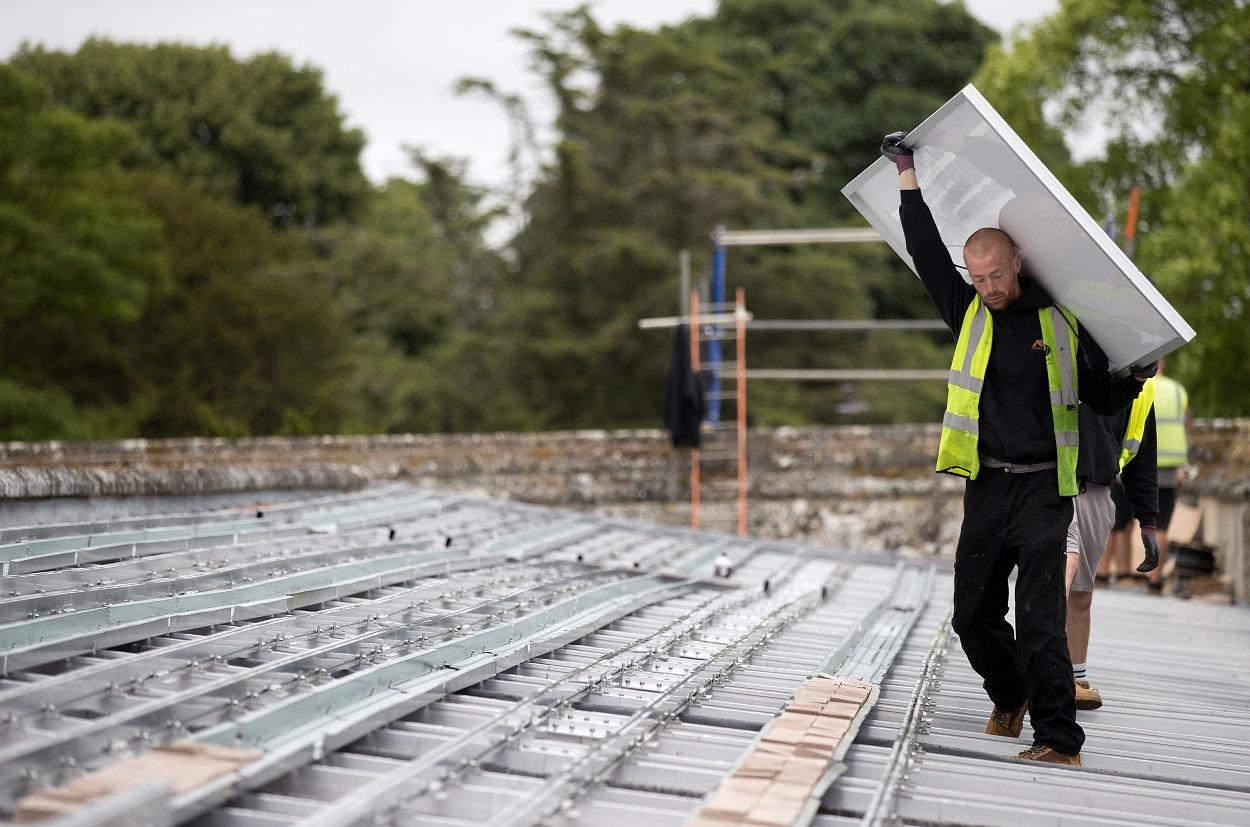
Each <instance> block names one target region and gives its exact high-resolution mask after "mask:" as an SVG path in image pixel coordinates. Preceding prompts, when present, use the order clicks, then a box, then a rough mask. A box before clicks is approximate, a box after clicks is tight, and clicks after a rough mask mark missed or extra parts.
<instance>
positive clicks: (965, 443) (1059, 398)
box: [937, 296, 1080, 497]
mask: <svg viewBox="0 0 1250 827" xmlns="http://www.w3.org/2000/svg"><path fill="white" fill-rule="evenodd" d="M1038 318H1039V319H1040V321H1041V326H1042V343H1043V344H1044V345H1046V379H1047V385H1048V386H1049V388H1048V389H1049V393H1050V412H1051V417H1052V419H1053V420H1054V425H1055V451H1056V459H1057V461H1058V470H1057V474H1058V482H1059V493H1060V494H1061V495H1063V496H1066V497H1074V496H1076V493H1077V489H1076V461H1077V450H1078V445H1079V440H1080V435H1079V427H1078V424H1077V408H1076V406H1077V392H1076V376H1077V369H1076V349H1077V334H1076V322H1075V320H1071V319H1069V318H1068V317H1067V316H1066V314H1064V313H1063V312H1061V311H1060V310H1059V309H1058V308H1056V307H1047V308H1041V309H1039V310H1038ZM993 343H994V325H993V320H992V318H991V316H990V313H989V311H988V310H987V309H986V307H985V305H984V304H983V303H982V302H981V297H980V296H976V297H974V298H973V300H972V303H971V304H969V305H968V310H967V311H966V312H965V313H964V321H963V326H962V327H961V328H960V330H959V338H958V339H957V340H956V342H955V353H954V355H953V356H952V357H951V367H950V374H949V378H948V381H947V386H946V414H945V415H944V416H943V417H942V440H941V443H940V444H939V445H938V458H937V470H938V471H939V472H940V473H945V474H954V475H955V476H958V477H967V478H968V479H973V480H975V479H976V478H977V474H978V473H980V470H981V460H980V457H979V456H978V454H977V439H978V437H979V435H980V430H979V426H978V420H979V418H980V409H981V389H982V388H983V387H984V384H985V369H986V367H987V365H989V361H990V349H991V348H992V346H993Z"/></svg>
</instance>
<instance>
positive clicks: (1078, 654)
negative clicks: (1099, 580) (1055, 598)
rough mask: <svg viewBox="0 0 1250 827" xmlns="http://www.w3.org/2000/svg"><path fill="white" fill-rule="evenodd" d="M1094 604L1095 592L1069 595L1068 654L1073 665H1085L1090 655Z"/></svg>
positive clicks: (1071, 593)
mask: <svg viewBox="0 0 1250 827" xmlns="http://www.w3.org/2000/svg"><path fill="white" fill-rule="evenodd" d="M1093 603H1094V593H1093V592H1070V593H1069V594H1068V617H1067V624H1066V626H1067V631H1068V654H1070V655H1071V656H1072V662H1073V663H1085V658H1086V656H1087V655H1088V654H1089V616H1090V607H1091V606H1092V605H1093Z"/></svg>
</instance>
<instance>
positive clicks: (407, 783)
mask: <svg viewBox="0 0 1250 827" xmlns="http://www.w3.org/2000/svg"><path fill="white" fill-rule="evenodd" d="M699 595H700V598H699V599H700V601H701V602H700V603H699V604H698V606H697V608H695V609H694V610H693V611H690V612H687V613H685V614H682V615H679V616H678V617H677V619H676V620H674V621H672V622H670V623H669V624H667V625H666V626H663V627H661V628H659V629H657V630H655V631H653V632H651V633H649V634H647V635H645V636H643V637H641V638H638V639H637V640H631V641H629V642H628V643H626V644H624V645H621V646H618V647H616V648H615V649H612V650H610V651H609V652H608V653H605V654H603V655H600V656H599V657H597V658H595V659H594V660H592V661H590V662H589V663H586V664H583V665H580V666H577V667H576V668H574V669H573V670H572V671H571V672H568V673H565V674H562V675H560V677H558V678H554V679H551V680H547V681H544V682H543V683H542V684H541V685H540V686H539V687H538V688H537V689H535V690H534V691H532V692H530V693H529V694H527V695H525V696H524V697H522V698H520V699H519V700H516V701H513V702H512V703H511V704H510V705H509V706H508V707H506V708H505V709H503V710H501V711H500V712H499V713H497V714H495V715H493V716H491V717H490V718H489V719H487V720H486V721H483V722H482V723H481V724H478V725H477V726H475V727H474V728H472V729H470V730H468V731H467V732H465V733H464V734H463V736H462V737H460V738H456V739H449V740H448V741H447V742H446V743H445V744H443V745H442V746H440V747H437V748H434V749H432V750H429V751H426V752H424V753H422V754H421V755H419V756H416V757H414V759H413V760H412V761H409V762H406V763H404V764H401V765H399V766H398V767H397V768H396V769H395V770H393V771H392V772H389V773H386V774H384V775H382V776H380V777H379V778H377V779H376V780H374V781H372V782H370V783H369V784H367V785H364V786H362V787H361V788H360V789H358V790H355V791H353V792H352V794H351V795H349V796H347V797H345V798H344V799H342V800H340V801H338V802H336V803H335V804H334V805H331V806H328V807H326V808H325V809H324V810H322V811H321V812H319V813H318V814H317V816H316V818H315V819H314V820H313V821H312V822H311V823H312V824H315V825H317V826H318V827H330V825H340V824H351V823H353V822H354V821H356V820H358V819H361V818H364V817H366V816H372V815H373V814H375V813H377V812H379V811H381V810H385V809H388V808H390V807H393V806H394V805H396V804H397V803H398V802H399V801H400V800H401V799H402V798H404V797H412V796H413V795H414V794H418V793H420V792H426V791H430V789H431V783H437V784H438V785H442V784H445V783H447V782H448V781H450V780H451V779H452V778H453V777H454V769H455V768H460V769H469V768H472V767H477V766H481V765H482V764H483V763H485V762H486V760H487V757H488V756H489V755H491V754H492V753H494V752H497V751H499V750H501V749H506V748H509V747H512V746H514V745H516V744H517V743H518V742H519V741H520V739H521V738H522V737H523V736H524V735H526V734H527V733H533V732H534V731H535V730H537V729H538V728H540V727H543V726H548V727H551V728H553V729H557V730H558V729H559V727H560V719H561V718H563V717H565V716H567V715H571V714H573V712H572V710H573V709H574V705H575V704H577V703H578V702H580V701H582V700H584V699H585V698H587V697H588V696H589V695H591V694H593V693H594V692H596V691H598V690H601V689H602V688H603V687H605V686H607V685H609V684H611V683H612V682H616V681H619V682H621V683H622V684H623V683H624V681H625V680H626V675H627V673H629V672H630V671H631V670H634V669H636V668H638V667H640V666H642V665H644V664H646V663H647V662H650V661H652V660H654V659H656V658H659V657H661V656H662V653H663V652H665V651H667V650H668V649H669V648H671V647H672V646H673V645H675V644H676V643H678V642H679V641H682V640H685V639H688V638H689V637H690V636H691V635H693V634H695V633H697V632H698V631H699V630H700V629H702V628H704V627H705V626H707V624H708V623H710V622H711V621H712V620H713V619H714V618H715V617H717V616H719V615H722V614H724V613H726V612H729V611H732V610H734V609H736V608H740V607H741V606H742V605H744V604H746V603H748V602H750V601H751V600H753V599H755V595H743V594H741V593H736V592H707V591H704V592H700V593H699ZM421 785H423V786H421Z"/></svg>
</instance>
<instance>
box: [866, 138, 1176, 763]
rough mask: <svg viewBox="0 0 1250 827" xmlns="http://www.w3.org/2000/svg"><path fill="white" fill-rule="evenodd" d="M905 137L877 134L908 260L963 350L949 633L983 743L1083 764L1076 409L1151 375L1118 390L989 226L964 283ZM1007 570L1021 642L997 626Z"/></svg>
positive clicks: (1124, 382) (951, 417)
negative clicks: (1075, 587) (1072, 528)
mask: <svg viewBox="0 0 1250 827" xmlns="http://www.w3.org/2000/svg"><path fill="white" fill-rule="evenodd" d="M905 138H906V135H905V133H902V132H894V133H891V134H889V135H887V136H885V138H884V140H883V141H882V143H881V152H882V154H883V155H884V156H885V157H886V158H888V159H890V160H891V161H893V162H894V165H895V166H896V167H897V169H898V181H899V189H900V202H901V203H900V207H899V217H900V219H901V221H902V227H903V234H904V237H905V239H906V243H907V251H908V253H909V254H910V255H911V257H912V260H913V262H914V264H915V268H916V272H917V274H918V275H919V276H920V279H921V281H922V282H923V283H924V287H925V290H926V291H927V292H928V293H929V297H930V298H931V299H932V300H933V304H934V305H935V306H936V307H937V310H938V313H939V314H940V315H941V317H942V320H943V321H945V322H946V325H947V327H949V328H950V330H951V332H952V333H953V334H954V336H955V340H956V341H955V352H954V357H953V358H952V361H951V369H950V375H949V379H948V386H947V409H946V414H945V416H944V418H943V422H942V437H941V442H940V445H939V448H938V462H937V470H938V471H939V472H943V473H948V474H954V475H956V476H960V477H964V478H965V479H966V480H967V482H966V483H965V486H966V487H965V493H964V519H963V525H962V527H961V529H960V535H959V542H958V545H957V547H956V551H955V597H954V602H955V607H954V616H953V620H952V625H953V627H954V630H955V632H956V633H957V634H958V635H959V638H960V643H961V645H962V646H963V649H964V653H965V654H966V655H967V656H968V661H969V663H970V664H971V665H972V668H973V669H975V670H976V672H977V673H978V674H979V675H980V676H981V677H982V679H983V680H984V682H985V683H984V685H985V690H986V693H987V694H988V695H989V697H990V700H991V701H992V702H993V704H994V709H993V711H992V713H991V714H990V718H989V722H988V723H987V725H986V730H985V731H986V732H987V733H989V734H992V735H1003V736H1007V737H1012V738H1016V737H1019V735H1020V732H1021V730H1022V728H1023V724H1024V717H1025V714H1026V713H1027V714H1028V715H1029V717H1030V719H1031V721H1032V724H1033V733H1034V737H1033V746H1032V747H1030V748H1029V749H1027V750H1024V751H1023V752H1021V753H1020V754H1019V758H1021V759H1024V760H1036V761H1045V762H1051V763H1061V764H1070V765H1074V766H1080V751H1081V746H1082V744H1083V743H1084V740H1085V733H1084V732H1083V731H1082V729H1081V727H1080V726H1079V725H1078V724H1077V722H1076V710H1075V706H1074V704H1075V696H1074V686H1073V682H1072V661H1071V659H1070V658H1069V655H1068V648H1067V643H1066V639H1065V636H1064V614H1065V602H1064V553H1063V552H1064V540H1065V537H1066V534H1067V528H1068V525H1069V524H1070V523H1071V520H1072V511H1073V506H1072V497H1074V496H1076V494H1077V482H1076V465H1077V452H1078V421H1077V405H1078V401H1080V402H1084V403H1085V404H1087V405H1088V406H1089V407H1090V408H1091V409H1093V410H1094V411H1095V412H1096V413H1100V414H1104V415H1111V414H1115V413H1118V412H1119V411H1121V410H1123V409H1124V408H1126V407H1128V406H1129V405H1130V404H1132V402H1133V400H1134V399H1135V398H1136V396H1137V395H1138V393H1139V392H1140V391H1141V388H1142V383H1143V382H1144V381H1145V380H1146V379H1147V378H1148V377H1149V376H1150V375H1152V374H1153V373H1154V370H1155V365H1154V364H1152V365H1150V366H1148V367H1146V368H1142V369H1135V370H1134V372H1133V373H1132V374H1130V375H1128V376H1124V377H1122V378H1114V377H1112V376H1111V375H1110V373H1109V371H1108V364H1107V357H1106V356H1105V354H1104V353H1103V351H1102V349H1101V348H1099V347H1098V345H1097V344H1096V343H1095V342H1094V340H1093V339H1092V338H1091V337H1090V336H1089V335H1088V334H1086V333H1084V332H1083V331H1081V330H1080V328H1079V326H1078V324H1077V322H1076V320H1075V318H1074V317H1072V316H1071V315H1070V314H1068V313H1066V312H1064V311H1063V310H1062V309H1061V308H1058V307H1056V306H1055V305H1054V303H1053V302H1052V301H1051V299H1050V296H1049V295H1048V294H1047V293H1046V291H1045V290H1043V288H1042V286H1041V285H1040V284H1039V283H1038V282H1037V281H1036V280H1035V279H1033V278H1030V277H1029V276H1028V275H1027V271H1024V272H1022V268H1023V264H1024V261H1023V254H1022V253H1021V252H1020V250H1019V249H1017V247H1016V245H1015V244H1014V242H1013V241H1012V239H1011V237H1010V236H1008V235H1007V233H1005V232H1003V231H1002V230H1000V229H998V228H994V227H986V228H982V229H979V230H977V231H976V232H974V233H972V234H971V235H970V236H969V237H968V239H967V240H966V241H965V243H964V246H963V257H964V263H965V265H966V268H967V271H968V277H969V281H970V282H971V284H969V283H968V282H965V281H964V279H963V278H962V277H961V276H960V274H959V272H958V270H957V269H956V266H955V263H954V261H953V260H952V259H951V255H950V252H949V251H948V250H947V248H946V245H945V243H944V242H943V240H942V238H941V235H940V233H939V232H938V228H937V224H936V223H935V222H934V219H933V215H932V214H931V213H930V211H929V208H928V207H927V206H926V205H925V202H924V199H923V197H922V195H921V191H920V184H919V181H918V179H917V177H916V170H915V162H914V157H913V153H912V149H911V148H910V147H909V146H907V144H906V143H905ZM1012 569H1016V570H1017V575H1016V627H1015V628H1016V632H1017V633H1016V634H1013V630H1012V627H1011V625H1010V624H1009V623H1008V622H1007V619H1006V615H1007V589H1008V578H1009V577H1010V575H1011V571H1012Z"/></svg>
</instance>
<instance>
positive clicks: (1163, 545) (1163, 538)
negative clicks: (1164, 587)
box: [1150, 530, 1168, 583]
mask: <svg viewBox="0 0 1250 827" xmlns="http://www.w3.org/2000/svg"><path fill="white" fill-rule="evenodd" d="M1155 537H1156V538H1158V540H1159V565H1158V566H1156V567H1155V570H1154V571H1152V572H1150V582H1151V583H1162V582H1163V565H1164V564H1165V563H1167V561H1168V533H1167V532H1166V531H1163V530H1160V531H1158V532H1157V533H1156V534H1155Z"/></svg>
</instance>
